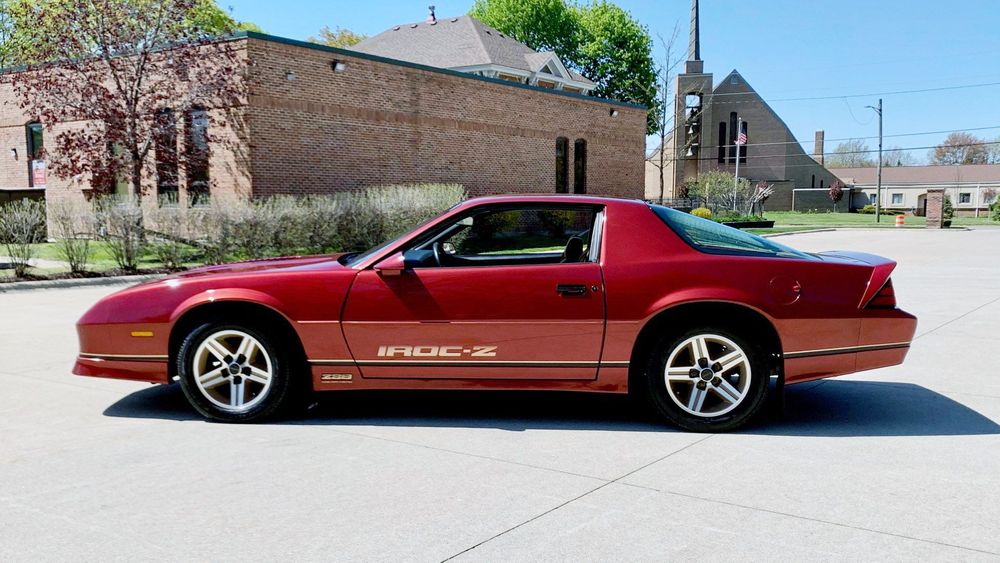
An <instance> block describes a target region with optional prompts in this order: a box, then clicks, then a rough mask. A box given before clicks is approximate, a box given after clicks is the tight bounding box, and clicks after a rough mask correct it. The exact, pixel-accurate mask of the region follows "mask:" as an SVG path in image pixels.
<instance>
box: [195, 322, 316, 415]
mask: <svg viewBox="0 0 1000 563" xmlns="http://www.w3.org/2000/svg"><path fill="white" fill-rule="evenodd" d="M230 332H235V333H242V334H245V335H248V336H250V337H252V339H254V340H256V343H257V344H259V347H260V351H258V352H255V353H254V356H255V359H254V360H253V361H254V362H260V361H262V360H261V359H260V358H262V357H261V356H259V354H261V353H263V354H265V355H266V356H267V361H269V366H270V378H269V381H270V384H269V385H266V386H265V384H261V383H257V382H253V381H251V380H250V378H249V377H248V376H245V375H244V373H246V372H245V371H244V372H240V373H239V374H236V375H234V374H233V373H229V374H228V375H222V374H224V373H225V368H226V366H225V365H223V364H221V363H219V365H218V366H215V367H213V369H219V374H220V375H218V376H215V377H217V378H218V377H224V378H226V380H227V382H226V381H224V382H221V383H219V384H218V386H217V387H218V388H223V387H225V386H227V385H228V387H227V389H228V390H229V392H233V390H232V386H233V381H242V382H243V384H244V386H245V387H246V390H245V392H244V393H242V396H243V397H250V402H248V403H246V404H245V405H244V406H239V407H236V406H231V407H229V408H226V407H225V406H224V405H219V404H216V403H214V402H213V401H212V399H210V398H209V396H210V395H214V394H217V393H220V394H221V393H222V390H221V389H220V390H218V391H217V388H212V389H210V390H208V391H205V390H203V389H202V387H200V386H199V385H198V383H197V382H196V380H195V373H196V370H197V368H196V365H195V362H196V361H204V360H202V359H201V356H204V357H205V358H209V359H210V361H212V362H214V363H216V360H215V359H214V358H215V357H216V356H205V354H209V353H210V352H208V351H205V352H202V353H201V356H199V358H196V355H199V348H200V347H201V346H202V344H203V343H205V342H206V341H207V340H209V339H210V338H211V337H213V336H214V335H220V334H228V333H230ZM233 338H236V337H233ZM289 344H290V343H288V342H287V339H286V338H282V337H279V336H276V335H272V334H270V333H268V332H265V331H262V330H259V329H257V328H256V327H254V326H252V325H251V324H249V323H242V322H209V323H205V324H201V325H199V326H196V327H195V328H194V329H193V330H191V332H190V333H189V334H188V335H187V336H185V338H184V340H183V341H182V342H181V345H180V347H179V348H178V351H177V355H176V358H175V361H176V362H177V364H176V365H177V374H178V375H179V376H180V377H179V379H180V382H181V388H182V389H183V390H184V396H185V397H187V400H188V402H189V403H190V404H191V406H192V407H194V409H195V410H196V411H198V413H199V414H201V415H202V416H203V417H205V418H207V419H209V420H214V421H218V422H259V421H263V420H267V419H270V418H274V417H276V416H278V415H280V414H284V413H286V412H287V411H288V410H289V409H290V408H291V407H292V406H293V405H294V404H296V402H297V401H295V398H296V397H297V396H298V395H299V393H298V392H297V391H298V386H297V385H295V382H294V381H293V375H294V373H293V372H294V368H295V366H296V365H297V363H296V362H295V354H294V352H293V350H294V348H293V347H292V346H290V345H289ZM233 359H234V361H235V360H238V359H239V357H236V358H233ZM245 364H246V365H247V366H248V365H249V361H247V362H245ZM246 369H248V367H244V368H243V370H246ZM203 371H205V370H203ZM237 377H239V378H240V379H239V380H237V379H236V378H237ZM214 381H219V380H218V379H216V380H214ZM214 381H213V382H214ZM238 388H239V389H241V390H242V389H244V387H242V386H241V387H238ZM254 389H257V391H258V392H257V393H256V394H254ZM233 396H235V393H233ZM215 398H216V400H219V397H215ZM222 399H223V400H224V396H223V397H222ZM245 400H246V399H245V398H244V399H239V401H245Z"/></svg>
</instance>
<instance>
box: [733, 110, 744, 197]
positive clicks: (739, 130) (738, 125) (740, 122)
mask: <svg viewBox="0 0 1000 563" xmlns="http://www.w3.org/2000/svg"><path fill="white" fill-rule="evenodd" d="M742 133H743V118H742V117H741V118H739V119H738V120H737V121H736V174H735V175H733V211H736V198H737V197H738V196H737V194H738V193H739V186H740V135H741V134H742Z"/></svg>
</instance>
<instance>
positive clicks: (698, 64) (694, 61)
mask: <svg viewBox="0 0 1000 563" xmlns="http://www.w3.org/2000/svg"><path fill="white" fill-rule="evenodd" d="M698 23H699V22H698V0H691V37H690V39H689V40H688V58H687V62H686V63H685V64H684V72H686V73H688V74H700V73H701V72H703V71H704V69H705V64H704V63H703V62H702V60H701V36H700V34H701V32H700V30H699V29H698V27H699V26H698Z"/></svg>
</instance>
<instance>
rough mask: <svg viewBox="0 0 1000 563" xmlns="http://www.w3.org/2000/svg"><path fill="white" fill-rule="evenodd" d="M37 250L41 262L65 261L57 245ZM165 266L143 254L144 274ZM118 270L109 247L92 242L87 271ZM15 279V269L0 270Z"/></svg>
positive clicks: (39, 272)
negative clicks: (146, 271)
mask: <svg viewBox="0 0 1000 563" xmlns="http://www.w3.org/2000/svg"><path fill="white" fill-rule="evenodd" d="M32 246H33V247H34V249H35V255H34V258H36V259H39V260H53V261H59V262H61V261H63V257H62V256H60V254H59V245H58V244H55V243H48V242H47V243H42V244H34V245H32ZM5 253H6V250H5V249H4V248H3V246H0V255H3V254H5ZM200 265H201V264H200V263H196V262H186V263H185V264H184V266H185V267H188V268H192V267H195V266H200ZM162 267H163V265H162V264H161V263H160V262H158V261H157V259H156V256H155V255H154V254H153V253H152V252H148V251H147V252H146V253H145V254H143V256H142V258H140V259H139V270H140V271H139V272H138V273H140V274H141V273H143V272H142V270H152V269H160V268H162ZM117 269H118V264H117V263H116V262H115V259H114V257H113V256H112V255H111V253H110V252H108V248H107V246H105V245H104V244H102V243H100V242H96V241H95V242H92V243H91V244H90V261H89V262H88V263H87V271H88V272H91V273H95V274H105V273H109V272H112V271H113V270H117ZM67 273H69V267H56V268H31V269H29V270H28V274H30V275H33V276H59V275H62V274H67ZM13 277H14V270H13V269H3V270H0V280H5V279H10V278H13Z"/></svg>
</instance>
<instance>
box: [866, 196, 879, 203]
mask: <svg viewBox="0 0 1000 563" xmlns="http://www.w3.org/2000/svg"><path fill="white" fill-rule="evenodd" d="M876 200H878V196H877V195H875V194H868V203H870V204H872V205H875V201H876Z"/></svg>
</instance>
